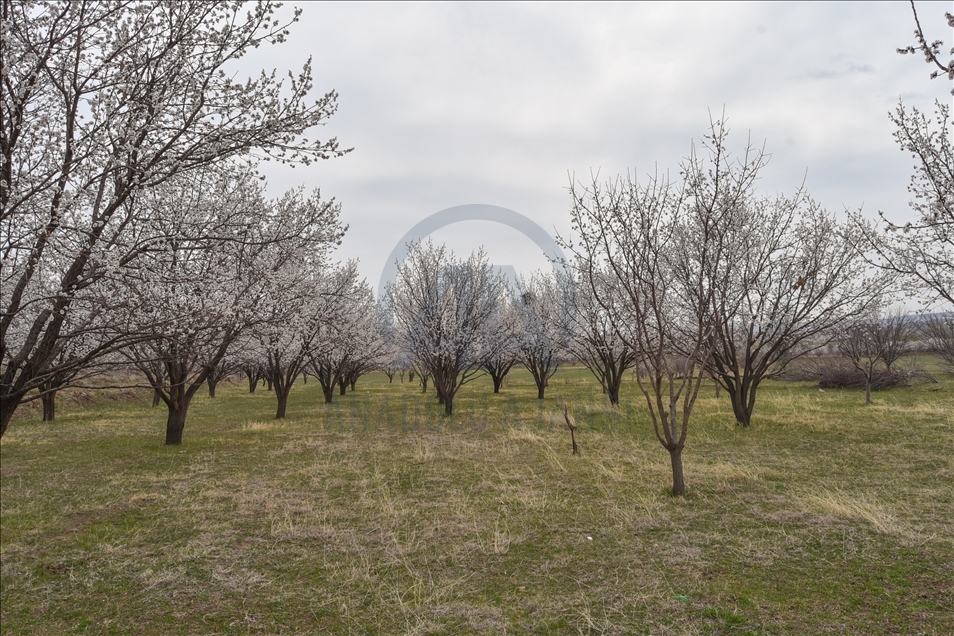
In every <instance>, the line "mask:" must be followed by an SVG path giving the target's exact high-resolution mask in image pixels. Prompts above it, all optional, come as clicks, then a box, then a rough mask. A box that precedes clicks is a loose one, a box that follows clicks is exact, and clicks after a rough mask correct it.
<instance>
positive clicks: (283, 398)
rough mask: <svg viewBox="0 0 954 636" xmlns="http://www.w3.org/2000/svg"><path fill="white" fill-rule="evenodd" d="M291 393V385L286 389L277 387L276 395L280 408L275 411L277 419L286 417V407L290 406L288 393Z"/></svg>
mask: <svg viewBox="0 0 954 636" xmlns="http://www.w3.org/2000/svg"><path fill="white" fill-rule="evenodd" d="M289 393H291V387H290V386H289V387H286V388H285V389H284V390H282V389H279V388H277V387H276V389H275V397H277V398H278V410H277V411H276V412H275V419H276V420H280V419H282V418H283V417H285V409H286V407H287V406H288V394H289Z"/></svg>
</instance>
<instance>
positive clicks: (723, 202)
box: [678, 121, 886, 426]
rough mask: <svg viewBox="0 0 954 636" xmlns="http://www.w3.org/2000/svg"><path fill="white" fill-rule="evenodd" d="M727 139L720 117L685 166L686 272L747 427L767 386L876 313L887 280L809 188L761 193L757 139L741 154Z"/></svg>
mask: <svg viewBox="0 0 954 636" xmlns="http://www.w3.org/2000/svg"><path fill="white" fill-rule="evenodd" d="M727 136H728V131H727V129H726V126H725V122H724V121H716V122H713V123H712V126H711V129H710V132H709V134H708V135H707V136H706V137H705V138H704V140H703V146H704V148H705V149H706V150H707V151H708V153H707V154H708V157H707V158H703V157H700V156H699V155H697V154H696V153H695V152H693V154H691V155H690V156H689V157H688V158H687V160H686V161H685V162H684V164H683V166H682V173H683V175H684V179H685V185H684V189H683V196H684V199H685V200H684V206H685V208H686V214H685V215H683V217H681V219H680V222H679V227H678V240H679V243H680V245H681V246H682V247H683V250H682V252H681V254H682V257H681V260H680V262H679V265H680V268H679V270H678V273H679V275H680V277H681V279H682V281H683V282H682V284H683V285H684V286H685V287H686V288H687V289H689V290H692V294H691V296H690V301H691V302H690V304H691V307H692V311H693V312H694V313H695V314H696V315H697V316H698V317H699V320H700V321H701V322H703V323H705V324H711V325H713V327H714V329H713V330H712V332H711V335H712V340H711V342H710V343H709V349H710V354H711V357H710V360H709V366H708V371H709V373H710V374H712V375H713V376H714V377H715V378H716V379H717V381H718V382H719V383H720V384H721V385H722V386H723V387H724V388H725V389H726V392H727V393H728V394H729V397H730V399H731V402H732V410H733V412H734V414H735V418H736V421H737V422H738V423H739V424H740V425H742V426H749V425H750V424H751V422H752V413H753V411H754V409H755V404H756V396H757V392H758V388H759V386H760V385H761V383H762V382H763V381H764V380H765V379H766V378H769V377H772V376H773V375H775V374H777V373H779V372H781V371H782V370H783V369H784V368H785V366H786V365H787V364H788V363H789V362H790V361H791V360H792V359H794V358H795V357H797V356H798V355H801V354H803V353H806V352H809V351H812V350H814V349H817V348H819V347H823V346H824V345H825V344H827V343H828V342H829V341H830V340H831V339H832V338H833V337H834V336H835V334H836V333H837V332H838V329H839V328H840V327H841V326H842V325H844V324H846V323H847V322H848V321H850V320H852V319H853V318H856V317H858V316H863V315H866V314H868V313H869V312H870V311H871V310H872V309H873V308H874V307H875V306H876V304H877V303H878V301H879V299H880V292H881V291H882V290H883V289H884V287H885V285H886V280H885V279H886V277H884V276H882V277H872V276H870V275H868V273H867V272H866V263H865V262H864V260H863V259H862V258H861V256H860V254H859V252H858V250H857V249H856V248H855V247H854V245H853V244H852V242H851V241H848V240H846V239H845V233H846V232H845V230H844V228H843V226H842V225H840V224H839V223H838V222H837V221H836V220H835V218H834V217H833V216H832V215H830V214H828V213H827V212H826V211H825V210H823V209H822V208H821V207H820V206H819V205H818V204H817V203H815V202H814V201H812V200H811V199H810V198H809V197H808V196H807V195H806V194H805V193H804V192H803V191H799V192H797V193H796V194H795V196H794V197H791V198H787V197H784V196H782V195H777V196H774V197H759V196H757V194H756V193H755V189H754V184H755V181H756V179H757V178H758V174H759V171H760V170H761V169H762V168H763V167H764V165H765V163H766V160H767V157H766V155H765V154H764V152H763V151H762V150H757V149H755V148H753V147H752V146H751V145H750V146H748V147H747V148H746V149H745V151H744V153H743V155H742V156H741V157H740V158H739V159H738V160H736V159H735V158H733V157H732V155H731V154H730V152H729V150H728V148H727V145H726V144H727ZM699 276H702V282H701V283H700V284H698V285H697V284H696V281H697V278H698V277H699ZM692 328H693V329H694V328H695V327H694V326H693V327H692ZM687 342H688V343H690V346H694V344H691V343H693V339H692V338H689V339H688V340H687ZM686 353H687V354H688V353H689V352H688V351H687V352H686Z"/></svg>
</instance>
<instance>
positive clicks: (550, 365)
mask: <svg viewBox="0 0 954 636" xmlns="http://www.w3.org/2000/svg"><path fill="white" fill-rule="evenodd" d="M523 366H525V367H526V368H527V370H528V371H529V372H530V374H531V375H532V376H533V381H534V382H535V383H536V385H537V399H538V400H542V399H543V398H544V393H545V392H546V390H547V386H548V385H549V384H550V378H552V377H553V374H554V373H556V371H557V369H558V368H559V367H560V363H559V362H557V361H556V353H555V352H554V351H552V350H549V351H544V352H540V351H536V350H534V349H528V350H526V351H525V352H524V360H523Z"/></svg>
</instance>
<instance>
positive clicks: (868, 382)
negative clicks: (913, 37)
mask: <svg viewBox="0 0 954 636" xmlns="http://www.w3.org/2000/svg"><path fill="white" fill-rule="evenodd" d="M865 404H871V378H865ZM50 419H53V418H52V417H51V418H50Z"/></svg>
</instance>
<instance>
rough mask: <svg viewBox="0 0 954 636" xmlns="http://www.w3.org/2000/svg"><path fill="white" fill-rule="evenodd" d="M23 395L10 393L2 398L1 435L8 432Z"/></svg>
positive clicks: (0, 414)
mask: <svg viewBox="0 0 954 636" xmlns="http://www.w3.org/2000/svg"><path fill="white" fill-rule="evenodd" d="M11 393H12V391H11ZM21 397H22V396H19V395H9V396H7V397H4V398H3V399H2V400H0V437H3V435H4V433H6V432H7V426H9V425H10V419H11V418H12V417H13V413H14V411H16V410H17V407H18V406H20V399H21Z"/></svg>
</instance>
